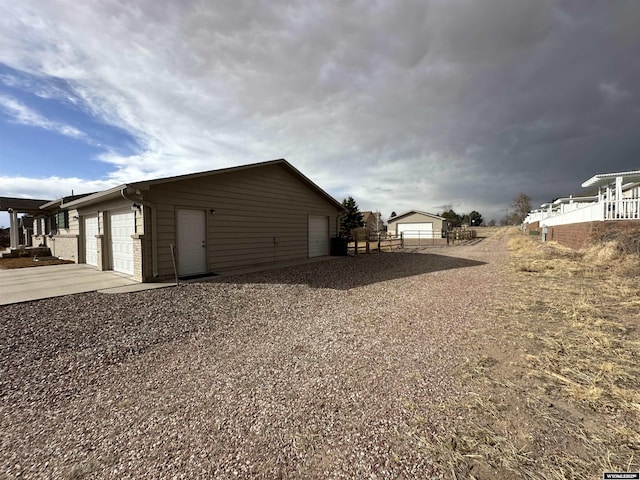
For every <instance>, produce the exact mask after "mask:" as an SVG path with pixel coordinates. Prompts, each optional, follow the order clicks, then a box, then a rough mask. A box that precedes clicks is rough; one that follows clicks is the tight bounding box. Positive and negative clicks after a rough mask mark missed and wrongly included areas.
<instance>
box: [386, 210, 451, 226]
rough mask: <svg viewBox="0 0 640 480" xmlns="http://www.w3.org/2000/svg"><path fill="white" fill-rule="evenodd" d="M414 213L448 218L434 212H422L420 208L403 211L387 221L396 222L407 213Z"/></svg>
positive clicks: (442, 218)
mask: <svg viewBox="0 0 640 480" xmlns="http://www.w3.org/2000/svg"><path fill="white" fill-rule="evenodd" d="M414 213H419V214H420V215H426V216H427V217H432V218H438V219H440V220H447V219H446V218H444V217H440V216H438V215H434V214H433V213H429V212H422V211H420V210H409V211H408V212H404V213H401V214H400V215H396V216H395V217H391V218H390V219H389V220H387V223H388V222H395V221H396V220H399V219H400V218H402V217H406V216H407V215H411V214H414Z"/></svg>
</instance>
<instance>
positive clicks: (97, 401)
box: [0, 237, 506, 479]
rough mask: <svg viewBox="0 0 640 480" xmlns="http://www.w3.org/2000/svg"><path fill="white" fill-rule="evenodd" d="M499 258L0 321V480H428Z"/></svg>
mask: <svg viewBox="0 0 640 480" xmlns="http://www.w3.org/2000/svg"><path fill="white" fill-rule="evenodd" d="M505 252H506V248H505V241H504V240H502V239H500V238H496V237H492V238H488V239H485V240H483V241H481V242H479V243H477V244H476V245H473V246H467V247H451V248H431V249H426V250H420V251H413V252H412V251H406V250H405V251H403V252H394V253H383V254H377V255H368V256H364V255H363V256H359V257H357V258H341V259H337V260H333V261H327V262H321V263H314V264H308V265H301V266H297V267H291V268H286V269H280V270H272V271H269V272H263V273H254V274H247V275H242V276H235V277H226V278H221V279H218V280H216V281H213V282H202V283H193V284H187V285H182V286H180V287H176V288H167V289H160V290H153V291H145V292H138V293H129V294H120V295H104V294H100V293H90V294H79V295H72V296H66V297H59V298H55V299H48V300H41V301H36V302H31V303H26V304H19V305H9V306H3V307H0V338H1V345H0V478H14V477H19V476H20V475H21V476H23V477H25V478H74V479H76V478H85V477H86V478H143V477H145V478H198V477H215V478H246V477H264V478H283V477H285V478H291V477H295V478H355V477H358V478H398V477H406V478H427V477H431V478H433V477H435V478H438V477H439V476H440V475H441V473H442V472H440V471H439V467H438V465H437V462H435V461H434V460H433V457H432V455H431V454H430V449H429V444H430V442H431V441H432V440H433V437H434V436H437V435H439V434H442V433H444V432H446V430H447V429H448V428H449V427H450V425H451V424H452V422H455V421H456V416H455V415H456V414H455V399H456V398H457V396H458V395H459V392H457V391H456V388H454V386H453V385H454V381H453V377H452V375H454V374H455V367H456V366H458V365H459V364H461V363H462V361H463V360H464V357H465V355H468V353H469V351H470V350H473V348H474V347H473V345H474V343H475V342H476V341H478V339H476V338H474V337H473V333H472V330H473V327H474V326H475V325H477V324H478V322H482V315H481V314H482V311H483V309H485V308H487V307H489V306H490V304H491V301H492V296H493V295H495V292H496V291H497V290H498V289H497V287H498V286H499V282H500V281H501V278H502V277H501V275H500V272H501V269H502V265H503V263H504V258H505V255H506V253H505Z"/></svg>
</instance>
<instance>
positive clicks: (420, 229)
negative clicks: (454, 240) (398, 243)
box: [387, 210, 449, 239]
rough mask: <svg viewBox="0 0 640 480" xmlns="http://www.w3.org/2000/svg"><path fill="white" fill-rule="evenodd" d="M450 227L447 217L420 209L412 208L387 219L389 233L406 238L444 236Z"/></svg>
mask: <svg viewBox="0 0 640 480" xmlns="http://www.w3.org/2000/svg"><path fill="white" fill-rule="evenodd" d="M448 228H449V227H448V222H447V219H446V218H443V217H440V216H438V215H434V214H432V213H427V212H421V211H419V210H410V211H408V212H405V213H403V214H401V215H396V216H395V217H391V218H390V219H389V220H387V234H390V235H393V236H396V237H400V236H402V237H403V238H404V239H435V238H442V233H443V232H446V231H447V230H448Z"/></svg>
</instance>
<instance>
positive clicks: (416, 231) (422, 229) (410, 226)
mask: <svg viewBox="0 0 640 480" xmlns="http://www.w3.org/2000/svg"><path fill="white" fill-rule="evenodd" d="M396 228H397V235H398V236H400V234H401V233H404V238H433V223H432V222H429V223H398V224H397V225H396Z"/></svg>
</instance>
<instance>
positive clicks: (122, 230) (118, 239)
mask: <svg viewBox="0 0 640 480" xmlns="http://www.w3.org/2000/svg"><path fill="white" fill-rule="evenodd" d="M110 233H111V261H112V263H111V268H113V270H114V271H116V272H120V273H126V274H128V275H133V239H132V238H131V235H133V234H134V233H135V225H134V217H133V212H127V211H123V212H113V213H112V214H111V230H110Z"/></svg>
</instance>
